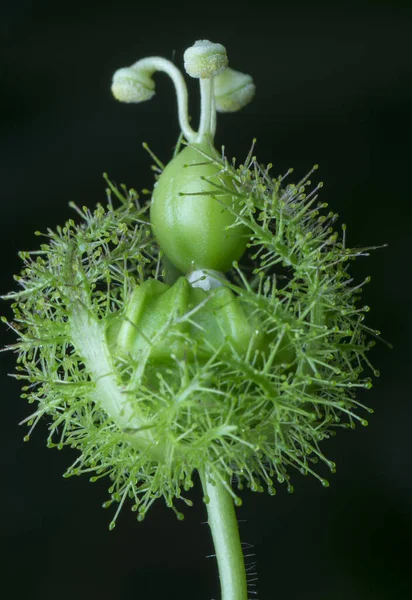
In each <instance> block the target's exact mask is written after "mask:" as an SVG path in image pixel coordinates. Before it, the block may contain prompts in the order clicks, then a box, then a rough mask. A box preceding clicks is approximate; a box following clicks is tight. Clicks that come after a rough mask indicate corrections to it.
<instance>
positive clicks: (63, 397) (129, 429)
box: [6, 151, 378, 526]
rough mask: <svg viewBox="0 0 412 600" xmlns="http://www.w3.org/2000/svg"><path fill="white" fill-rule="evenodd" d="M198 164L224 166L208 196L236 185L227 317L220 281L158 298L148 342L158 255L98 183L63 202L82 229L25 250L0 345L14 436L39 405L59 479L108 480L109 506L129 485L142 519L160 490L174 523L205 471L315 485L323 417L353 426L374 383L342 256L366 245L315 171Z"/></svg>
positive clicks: (146, 228)
mask: <svg viewBox="0 0 412 600" xmlns="http://www.w3.org/2000/svg"><path fill="white" fill-rule="evenodd" d="M205 161H209V162H210V163H211V164H213V165H215V166H216V167H218V170H219V173H220V177H217V178H216V175H214V176H213V181H212V182H211V186H212V187H213V188H215V189H216V193H213V192H212V191H211V189H209V190H207V191H205V192H204V194H206V195H207V196H208V200H209V202H210V201H212V200H214V201H215V202H219V193H220V194H221V193H226V194H227V193H230V194H232V195H234V196H235V198H236V202H234V203H222V204H221V206H222V208H223V209H224V210H225V211H229V212H230V211H232V216H233V219H232V220H233V227H235V228H236V227H237V228H239V226H240V225H241V226H242V229H243V228H244V227H246V228H247V229H248V230H249V232H250V242H249V246H248V249H247V251H246V254H245V256H244V257H243V258H242V261H241V263H240V264H239V265H238V264H237V263H234V265H233V268H232V269H231V270H230V271H229V273H228V274H227V278H228V279H227V281H226V280H225V286H226V289H227V292H229V291H230V294H229V296H230V298H231V299H230V300H229V304H230V303H233V306H231V307H230V308H229V313H228V315H229V316H228V317H227V319H226V320H224V319H223V320H222V319H220V317H219V314H220V312H219V311H220V310H223V308H224V307H223V304H222V303H220V304H219V302H218V301H217V300H216V298H217V297H218V294H221V293H222V292H221V291H219V290H221V288H217V289H216V290H211V291H210V292H208V293H207V294H206V293H203V292H202V293H203V295H202V294H200V295H199V296H198V297H196V298H194V297H193V296H190V294H189V296H188V299H187V300H185V301H183V300H182V301H179V302H176V303H171V305H170V306H171V308H170V310H168V311H166V310H163V313H162V314H164V315H165V316H164V318H162V320H161V323H160V325H159V327H158V330H157V331H156V332H154V333H153V331H152V330H150V331H152V334H153V337H152V338H150V339H149V338H147V336H146V337H145V331H146V332H147V331H149V329H146V330H145V327H147V326H143V321H141V320H139V319H140V317H139V318H138V317H136V318H135V317H134V316H133V314H134V313H133V306H134V305H132V304H131V303H133V302H135V300H133V298H134V299H135V298H136V289H139V288H142V289H143V286H144V285H146V283H147V281H148V280H150V279H153V280H158V281H159V285H160V282H165V281H166V279H167V272H166V267H164V266H163V263H162V256H161V252H160V251H159V249H158V246H157V244H156V242H155V241H154V239H153V236H152V232H151V227H150V223H149V222H148V220H147V216H146V215H147V209H148V206H147V205H144V206H140V204H139V201H138V197H137V194H136V193H135V192H134V191H133V190H132V191H130V192H126V191H125V189H123V190H119V189H117V188H116V187H115V186H113V185H112V184H111V183H110V182H109V187H110V190H108V200H107V204H106V206H104V207H103V206H101V205H98V206H97V208H96V210H95V211H94V212H91V211H90V210H89V209H87V208H83V209H81V210H80V209H79V208H76V207H74V208H75V209H76V211H77V213H78V216H80V223H79V224H75V222H74V221H73V220H70V221H68V222H67V223H66V225H65V226H64V227H63V228H57V229H56V231H55V232H53V231H49V232H48V233H47V236H46V237H47V241H46V243H44V244H43V245H42V246H41V248H40V250H39V251H37V252H22V253H21V258H22V260H23V261H24V268H23V270H22V273H21V274H20V275H19V277H18V278H17V281H18V283H19V287H20V291H17V292H13V293H11V294H9V295H8V296H7V297H6V298H8V299H10V300H12V301H13V311H14V320H13V322H12V323H10V326H11V327H13V328H14V330H15V332H16V335H17V336H18V341H17V342H16V344H15V345H14V346H12V347H11V349H12V350H14V351H15V352H16V353H17V355H18V366H17V378H18V379H21V380H23V381H25V382H26V385H25V388H24V397H26V398H27V399H28V401H29V402H31V403H34V404H35V405H36V408H35V411H34V412H33V414H32V415H31V416H30V418H29V419H28V420H27V421H28V424H29V426H30V431H29V434H28V436H27V438H28V437H29V435H30V433H31V432H32V430H33V428H34V427H35V425H36V423H38V421H39V420H40V419H42V418H43V417H47V418H48V420H49V422H50V426H49V428H50V433H49V438H48V444H49V446H57V447H58V448H61V447H63V446H65V445H66V446H70V447H72V448H75V449H76V450H78V451H79V457H78V458H77V460H76V461H75V463H74V464H73V465H72V466H71V467H70V468H69V469H68V471H67V473H66V475H67V476H69V475H75V474H76V475H77V474H80V473H87V474H89V475H90V476H91V478H92V481H94V480H96V479H97V478H100V477H103V476H108V477H109V478H110V480H111V484H110V489H109V493H110V495H111V499H110V500H109V501H108V502H107V503H105V505H106V506H108V505H110V504H111V503H112V502H118V503H119V506H118V510H119V509H120V507H121V506H122V505H123V503H124V501H125V500H126V499H127V498H128V497H129V498H130V499H131V500H132V510H136V511H137V512H138V518H139V519H142V518H143V517H144V515H145V513H146V511H147V509H148V508H149V507H150V505H151V504H152V502H153V501H154V500H155V499H156V498H159V497H163V498H164V499H165V501H166V503H167V504H168V505H169V506H171V507H172V508H173V509H174V510H175V512H176V513H177V515H178V516H179V518H181V513H180V512H178V511H177V509H176V508H175V506H174V502H175V499H179V498H180V499H184V492H185V491H187V490H189V489H190V488H191V486H192V485H193V483H192V476H193V472H194V470H200V471H201V470H203V469H205V468H207V471H208V473H210V474H211V475H212V476H213V477H215V478H216V479H217V480H219V481H221V482H222V483H223V484H224V485H225V486H226V487H227V489H228V490H229V491H230V493H231V494H232V495H233V497H234V499H235V502H236V503H240V498H238V495H237V493H236V492H235V491H233V490H232V488H231V487H230V486H229V485H228V483H227V481H228V478H230V477H233V478H234V480H235V481H237V482H238V487H239V489H242V486H243V485H245V484H246V485H247V486H249V487H250V488H251V489H252V490H255V491H262V490H263V486H264V487H266V489H267V490H268V491H269V493H271V494H274V493H275V488H274V483H275V482H276V481H277V482H286V484H287V486H288V489H289V490H292V485H291V483H290V468H291V467H293V468H296V469H298V470H299V471H300V472H302V473H303V474H307V473H311V474H313V475H315V476H316V477H318V479H320V481H321V482H322V483H323V484H324V485H327V482H326V480H325V479H323V477H322V476H321V475H319V474H318V473H317V471H316V470H315V469H316V463H318V462H319V461H320V462H323V463H326V465H327V466H328V467H329V468H330V469H331V470H332V471H334V468H335V465H334V463H333V462H331V461H329V460H328V459H327V458H326V457H325V456H324V455H323V453H322V451H321V449H320V443H321V442H322V441H323V440H324V439H327V438H328V437H329V436H331V435H333V434H334V433H335V431H336V428H339V427H344V428H347V427H354V425H355V422H356V421H358V422H360V423H361V424H363V425H366V421H365V420H364V419H363V417H362V416H361V415H359V414H358V408H359V403H358V402H357V400H356V398H355V392H356V390H357V389H358V388H369V387H371V381H370V378H369V377H365V376H363V373H362V371H363V366H364V365H365V364H369V363H368V360H367V358H366V353H367V351H368V350H369V348H370V347H371V346H372V345H373V341H368V338H369V334H374V335H377V333H378V332H372V331H371V330H370V329H369V328H368V327H367V326H365V325H364V323H363V319H364V314H365V313H366V312H367V310H368V307H365V306H362V305H361V304H359V293H360V291H361V289H360V287H361V286H360V285H355V284H354V283H353V281H352V279H351V277H350V275H349V274H348V266H349V264H350V262H351V260H353V259H355V258H356V257H357V256H359V255H364V254H365V253H366V251H367V249H350V248H347V247H346V244H345V230H344V228H343V234H342V236H339V235H338V233H336V232H334V231H333V228H332V225H333V223H334V222H335V220H336V215H334V214H332V213H330V212H329V213H325V212H324V209H325V208H326V204H319V203H318V200H317V192H318V190H319V188H320V187H321V186H320V184H319V185H317V186H316V187H315V188H314V189H313V190H312V191H311V192H308V186H309V185H310V181H309V179H308V177H309V176H310V174H309V175H308V176H307V177H305V178H304V179H303V180H302V181H300V182H299V183H297V184H294V185H293V184H290V185H287V184H286V181H285V177H286V176H285V177H278V178H275V179H274V178H272V177H271V176H270V175H269V168H267V169H266V168H264V167H261V166H260V165H259V163H258V162H257V161H256V159H255V158H254V157H252V154H250V155H249V156H248V157H247V159H246V161H245V163H244V164H243V165H240V166H239V167H236V165H235V163H234V162H233V163H229V162H228V161H227V160H226V158H225V157H222V158H221V157H217V158H216V157H215V156H214V157H211V156H208V155H207V154H205V153H204V152H202V151H199V162H205ZM213 171H214V173H215V170H213ZM312 172H313V171H312ZM312 172H311V173H312ZM287 175H288V174H287ZM228 180H230V188H229V187H228V186H227V183H226V182H227V181H228ZM113 193H114V194H115V195H116V197H117V202H118V206H116V207H115V206H114V205H113V203H112V199H111V195H112V194H113ZM365 281H366V280H365ZM145 282H146V283H145ZM156 285H157V284H156ZM155 287H156V286H155ZM160 287H161V286H160ZM166 287H167V286H166ZM166 287H165V288H164V289H166ZM159 289H160V288H159ZM162 289H163V288H162ZM225 293H226V292H225ZM179 298H180V297H179ZM209 302H210V303H212V304H211V306H212V305H213V303H214V302H215V305H214V309H213V310H210V311H209V312H207V311H208V309H207V307H208V303H209ZM173 306H175V308H173ZM145 310H147V311H150V310H151V309H150V303H149V304H147V306H146V308H145ZM202 311H203V312H202ZM233 311H234V312H233ZM236 311H243V313H242V314H244V315H245V320H246V325H247V327H249V328H250V339H249V342H248V343H244V346H243V347H242V344H241V345H239V343H237V341H236V339H235V338H236V336H235V335H232V334H230V332H229V329H230V324H231V323H233V322H234V321H233V319H235V317H234V316H233V315H234V314H235V313H236ZM236 314H239V312H237V313H236ZM202 315H203V317H202ZM202 319H203V320H202ZM213 319H214V320H213ZM212 321H213V327H214V328H215V329H214V330H215V334H213V335H211V334H210V332H208V328H207V323H208V322H210V323H212ZM159 322H160V321H159ZM222 323H223V325H222ZM225 323H226V324H225ZM219 324H220V325H219ZM123 325H125V327H126V329H124V327H123ZM183 325H184V326H183ZM246 325H244V327H245V329H244V330H242V336H244V331H249V329H247V327H246ZM122 327H123V330H122ZM219 327H221V329H220V334H219V335H217V334H216V328H219ZM195 330H196V333H194V331H195ZM121 331H123V333H122V334H121V333H120V332H121ZM139 336H143V337H145V340H146V343H145V344H139V343H138V340H139ZM242 336H241V339H244V337H242ZM130 337H131V341H128V342H127V343H126V345H125V343H124V339H127V340H129V338H130ZM171 339H178V340H179V345H178V347H179V349H180V350H181V351H179V352H177V353H174V352H173V350H172V349H171V351H170V357H168V360H163V359H162V358H161V353H160V352H159V348H160V347H161V344H162V343H163V344H164V342H165V340H166V341H167V342H168V341H170V340H171ZM239 339H240V338H239ZM121 340H123V342H122V341H121ZM257 340H260V341H259V343H257ZM129 343H130V344H131V346H129V345H128V344H129ZM129 347H130V348H131V347H133V348H137V349H138V350H136V351H128V348H129ZM185 348H186V350H187V352H186V351H185ZM205 348H207V351H205ZM159 356H160V358H159ZM369 366H370V365H369ZM375 374H377V373H375ZM205 500H206V501H207V498H206V499H205ZM186 502H187V503H189V504H190V501H189V500H186ZM118 510H117V512H116V515H115V518H116V516H117V514H118ZM115 518H114V520H113V521H112V526H114V521H115Z"/></svg>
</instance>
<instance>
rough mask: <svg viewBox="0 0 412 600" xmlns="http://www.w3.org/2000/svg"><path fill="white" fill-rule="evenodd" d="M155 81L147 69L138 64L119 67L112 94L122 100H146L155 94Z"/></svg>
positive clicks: (113, 82)
mask: <svg viewBox="0 0 412 600" xmlns="http://www.w3.org/2000/svg"><path fill="white" fill-rule="evenodd" d="M154 89H155V83H154V81H153V79H152V78H151V77H150V75H149V73H148V72H147V71H144V70H143V69H139V68H138V67H136V66H133V67H125V68H123V69H118V70H117V71H116V72H115V74H114V75H113V81H112V94H113V96H114V97H115V98H116V100H119V101H120V102H127V103H131V102H144V101H145V100H150V99H151V98H153V96H154V95H155V91H154Z"/></svg>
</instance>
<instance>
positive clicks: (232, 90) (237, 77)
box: [214, 68, 256, 112]
mask: <svg viewBox="0 0 412 600" xmlns="http://www.w3.org/2000/svg"><path fill="white" fill-rule="evenodd" d="M214 84H215V105H216V110H217V111H219V112H236V111H237V110H240V109H241V108H243V107H244V106H246V104H249V102H251V101H252V100H253V97H254V95H255V90H256V87H255V84H254V83H253V79H252V77H251V76H250V75H247V74H246V73H241V72H240V71H235V70H234V69H230V68H228V69H226V70H225V71H224V72H223V73H220V74H219V75H217V77H216V78H215V80H214Z"/></svg>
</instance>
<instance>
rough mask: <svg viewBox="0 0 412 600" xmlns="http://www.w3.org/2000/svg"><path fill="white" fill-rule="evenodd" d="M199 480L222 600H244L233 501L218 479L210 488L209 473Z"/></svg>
mask: <svg viewBox="0 0 412 600" xmlns="http://www.w3.org/2000/svg"><path fill="white" fill-rule="evenodd" d="M200 478H201V481H202V486H203V492H204V495H205V498H206V507H207V514H208V523H209V527H210V530H211V532H212V538H213V543H214V546H215V553H216V559H217V565H218V569H219V577H220V586H221V591H222V596H221V600H247V597H248V596H247V582H246V571H245V563H244V559H243V552H242V547H241V544H240V537H239V530H238V526H237V519H236V513H235V507H234V505H233V498H232V496H231V494H230V492H229V491H228V489H227V488H226V486H225V485H224V484H223V483H222V482H221V481H219V480H218V479H217V478H215V479H214V483H213V484H212V482H211V480H210V476H209V474H208V473H205V472H200ZM228 485H229V483H228Z"/></svg>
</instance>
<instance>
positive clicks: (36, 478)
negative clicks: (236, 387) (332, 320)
mask: <svg viewBox="0 0 412 600" xmlns="http://www.w3.org/2000/svg"><path fill="white" fill-rule="evenodd" d="M2 6H3V8H2V9H1V10H2V11H3V14H2V15H1V18H0V31H1V36H2V37H1V40H2V46H1V53H2V59H1V66H0V131H1V140H0V182H1V183H0V189H1V204H0V223H1V236H0V244H1V266H2V268H1V273H0V275H1V282H0V293H6V292H7V291H9V290H10V289H11V288H13V287H14V282H13V280H12V274H13V273H17V272H18V271H19V269H20V261H19V259H18V257H17V252H18V250H20V249H35V248H37V246H38V243H39V242H38V238H35V237H34V235H33V231H35V230H37V229H39V230H43V231H44V230H46V229H47V228H48V227H51V228H54V227H55V226H56V225H57V224H59V223H60V224H62V223H63V222H64V221H65V220H66V219H67V218H69V217H72V216H73V214H72V211H71V209H69V207H68V203H69V201H71V200H74V201H75V202H76V203H78V204H80V205H83V204H86V205H88V206H90V207H92V206H93V205H94V204H95V203H96V202H97V201H100V200H102V201H103V200H104V189H105V185H104V182H103V179H102V173H103V171H108V172H109V174H110V176H111V178H112V179H113V180H114V181H116V182H117V183H121V182H125V183H127V185H128V186H130V187H136V188H137V189H141V188H144V187H149V188H150V187H151V185H152V173H151V171H150V164H151V159H150V158H149V157H148V155H147V154H146V152H145V151H144V150H143V148H142V145H141V144H142V142H143V141H147V142H148V143H149V144H150V147H151V148H152V149H153V150H154V151H155V152H156V153H157V154H158V156H159V157H160V158H161V159H162V160H164V161H167V160H168V158H169V156H170V153H171V151H172V147H173V144H174V143H175V141H176V137H177V134H178V126H177V119H176V113H175V99H174V96H173V94H172V86H171V84H170V82H169V81H168V80H167V79H166V77H165V76H162V75H159V76H157V95H156V97H155V98H154V99H153V100H152V101H151V102H149V103H145V104H142V105H140V106H127V105H124V104H119V103H117V102H116V101H115V100H114V99H113V98H112V97H111V94H110V82H111V76H112V74H113V72H114V71H115V70H116V69H117V68H119V67H122V66H127V65H129V64H131V63H133V62H134V61H135V60H137V59H138V58H142V57H144V56H147V55H153V54H159V55H162V56H165V57H166V58H170V59H174V60H175V62H176V64H177V65H179V66H181V65H182V54H183V51H184V49H185V48H186V47H188V46H189V45H191V44H193V42H194V41H195V40H196V39H203V38H207V39H211V40H212V41H216V42H221V43H222V44H224V45H225V46H226V48H227V50H228V55H229V59H230V64H231V66H232V67H234V68H237V69H239V70H241V71H245V72H247V73H250V74H252V75H253V76H254V79H255V82H256V85H257V95H256V98H255V100H254V102H253V104H251V105H250V106H249V107H247V108H245V109H244V110H243V111H242V112H241V113H237V114H233V115H223V116H221V117H219V123H218V134H217V138H216V142H217V145H220V144H222V143H224V144H225V146H226V152H227V154H228V156H230V157H231V156H236V157H237V158H238V160H242V158H244V157H245V155H246V154H247V151H248V149H249V147H250V144H251V141H252V138H254V137H256V138H257V140H258V143H257V147H256V154H257V155H258V156H259V159H260V161H261V162H264V163H267V162H272V163H273V164H274V168H273V173H274V175H276V174H278V173H282V172H284V171H286V170H287V169H288V168H289V167H290V166H293V167H294V168H295V174H296V177H299V176H301V175H303V174H305V173H306V172H307V171H308V170H309V169H310V167H311V166H312V165H313V164H314V163H319V164H320V170H319V177H320V178H321V179H322V180H323V181H324V184H325V185H324V188H323V190H322V196H321V197H322V199H323V200H324V201H327V202H329V206H330V207H331V209H332V210H334V211H337V212H338V213H339V214H340V215H341V220H342V222H345V223H347V225H348V238H347V239H348V244H349V245H352V246H363V245H380V244H384V243H388V244H389V246H388V248H386V249H381V250H377V251H375V252H373V253H372V255H371V257H370V258H362V259H359V260H358V262H357V263H356V264H354V265H353V269H352V272H353V274H354V276H355V277H356V278H357V279H358V280H359V281H361V280H362V279H363V278H364V277H365V276H366V275H372V281H371V283H370V284H369V285H368V286H366V287H365V289H364V298H365V303H367V304H369V305H370V306H371V307H372V310H371V313H370V318H369V324H370V325H371V326H372V327H377V328H379V329H380V330H381V331H382V334H383V336H384V337H385V338H386V339H388V340H390V341H391V342H392V343H393V344H394V349H393V350H389V349H388V348H387V347H386V346H385V345H384V344H379V345H378V346H377V347H376V349H375V350H374V351H373V352H372V353H371V358H372V360H373V362H374V364H375V366H376V367H377V368H378V369H379V370H380V371H381V377H380V379H378V380H376V382H375V386H374V388H373V389H372V390H371V391H369V392H366V393H365V394H362V395H361V398H360V399H361V400H363V401H366V402H367V403H368V404H369V405H371V406H372V407H373V408H374V409H375V414H374V415H372V416H371V418H370V419H369V422H370V425H369V427H368V428H366V429H364V428H358V429H356V430H355V431H349V432H345V431H341V432H339V434H338V436H337V437H336V439H334V440H333V441H331V442H329V443H326V444H324V451H326V453H327V455H328V456H329V457H330V458H331V459H333V460H335V461H336V462H337V464H338V471H337V474H336V475H333V476H332V477H331V478H330V479H331V487H330V488H329V489H323V488H322V487H321V486H320V485H319V484H318V483H317V481H315V480H311V479H308V478H303V477H302V476H301V475H299V474H298V473H297V474H296V475H295V476H294V484H295V489H296V491H295V494H294V495H288V494H287V492H286V490H285V489H283V488H282V487H281V486H278V495H277V496H276V497H274V498H273V497H268V496H266V495H264V494H252V493H244V504H243V507H242V508H241V509H239V510H238V515H239V519H240V520H241V523H240V530H241V537H242V540H243V541H244V542H247V543H249V544H253V549H252V550H250V552H255V553H256V560H257V570H258V581H257V589H258V594H257V596H256V597H257V598H259V600H271V599H281V598H282V599H283V598H286V597H287V598H290V599H293V600H297V599H299V600H315V599H316V600H330V599H334V600H337V599H346V598H350V599H351V600H389V599H398V598H399V599H406V598H408V597H411V595H412V585H411V583H410V559H411V555H410V539H411V535H412V522H411V521H412V489H411V488H412V483H411V460H410V456H411V450H412V444H411V420H412V410H411V390H410V359H411V352H410V340H411V336H412V328H411V308H410V307H411V301H410V277H411V267H410V264H411V258H412V257H411V253H410V251H409V248H410V242H411V211H410V205H411V183H410V164H411V154H410V144H411V125H410V123H411V106H412V102H411V100H412V94H411V91H412V85H411V83H412V48H411V43H410V37H411V30H412V27H411V26H412V10H411V8H410V4H409V8H408V7H407V6H406V5H404V4H402V3H400V2H396V1H395V2H394V1H392V2H389V1H387V2H375V3H373V2H368V3H366V2H362V1H360V2H357V3H356V4H353V5H350V4H342V3H339V7H338V5H336V6H335V5H331V4H329V5H328V4H325V5H321V4H319V3H316V2H315V3H313V2H307V3H301V4H299V3H296V2H295V3H293V2H292V3H290V2H279V3H269V4H264V3H261V2H250V3H248V4H241V3H236V4H230V3H223V4H211V3H208V2H202V3H200V4H196V3H188V4H183V3H178V4H174V5H173V6H171V7H169V8H166V9H165V8H162V7H161V6H160V5H158V4H157V3H154V2H146V3H141V2H138V1H136V2H133V3H126V2H121V1H118V2H112V3H109V2H106V3H105V2H99V3H94V2H86V1H84V2H82V3H80V2H70V3H56V2H53V3H52V2H43V1H41V0H40V1H37V2H29V1H26V2H24V1H21V0H20V1H19V0H15V1H11V0H9V2H8V3H5V4H3V5H2ZM189 84H190V86H189V87H190V91H191V94H192V96H191V106H192V111H191V112H192V114H193V115H194V117H196V116H197V112H196V111H197V96H196V93H197V90H196V88H195V86H194V82H193V81H190V82H189ZM1 312H2V314H5V315H7V316H10V310H9V307H8V306H7V305H6V304H5V303H3V305H2V307H1ZM12 341H13V337H12V336H10V334H9V332H7V331H5V327H4V326H3V328H2V330H1V345H4V343H9V342H12ZM0 360H1V368H0V372H1V376H0V377H1V378H0V385H1V398H2V407H3V410H4V412H3V413H2V419H1V438H0V439H1V445H2V450H1V454H0V460H1V472H2V479H3V484H2V494H1V503H2V506H1V508H2V510H1V514H2V520H1V524H0V528H1V538H2V541H1V545H2V548H3V556H5V558H2V560H1V563H0V565H1V566H0V570H1V571H2V573H1V579H2V586H1V587H2V589H3V590H5V589H6V588H7V587H8V586H11V589H12V590H13V592H12V593H11V595H10V594H9V597H12V598H20V597H23V596H25V597H27V598H31V599H32V600H37V599H40V598H42V599H44V600H49V599H52V598H56V597H57V598H60V600H68V599H69V598H70V599H72V598H73V597H76V598H78V599H79V600H86V599H89V598H92V597H93V598H99V599H101V600H103V599H104V600H111V599H112V598H113V599H114V598H116V599H119V598H126V597H128V598H129V597H130V598H150V599H151V600H158V599H159V600H160V599H162V600H164V599H165V598H179V600H189V599H191V600H193V599H196V600H210V598H212V597H214V598H218V597H219V588H218V582H217V575H216V568H215V561H214V559H213V558H208V559H207V558H206V556H207V555H208V554H211V553H212V552H213V549H212V545H211V540H210V537H209V531H208V528H207V525H205V524H204V523H203V522H204V521H205V519H206V516H205V511H204V506H203V505H202V502H201V500H200V498H201V495H200V491H199V489H198V488H197V489H195V490H194V491H193V493H192V496H191V497H192V499H193V500H194V501H195V506H194V508H192V509H189V508H188V509H187V510H186V511H185V513H186V519H185V521H183V522H182V523H180V522H178V521H177V520H176V519H175V517H174V514H173V513H172V511H170V510H168V509H166V508H165V507H164V506H163V505H162V504H161V502H158V503H157V505H156V504H155V505H154V506H153V507H152V509H151V510H150V511H149V513H148V515H147V518H146V520H145V521H144V522H143V523H137V522H136V521H135V518H134V516H133V514H132V513H131V512H130V511H128V510H127V509H124V510H123V513H122V514H121V516H120V518H119V521H118V525H117V527H116V529H115V530H114V531H113V532H109V530H108V523H109V521H110V519H111V513H110V512H109V511H107V510H103V509H102V508H101V504H102V502H103V501H104V500H106V498H107V493H106V488H107V486H108V484H106V482H105V481H103V482H100V483H96V484H94V485H91V484H90V483H89V482H88V481H87V478H86V477H83V478H79V479H77V478H76V479H71V480H64V479H62V477H61V474H62V473H63V471H64V470H65V469H66V467H67V466H68V465H69V464H70V461H73V460H74V455H73V453H71V452H70V450H64V451H62V452H61V453H59V452H57V451H51V450H47V449H46V447H45V439H46V425H45V424H41V425H40V426H39V427H38V430H37V431H36V432H35V434H34V435H33V436H32V440H31V441H30V443H29V444H24V443H23V440H22V438H23V435H24V433H25V430H24V429H23V428H19V427H18V422H19V421H20V420H21V419H23V418H24V417H26V416H27V415H28V414H29V410H30V408H29V407H28V406H27V405H26V404H25V402H24V401H23V400H19V394H20V385H19V383H18V382H16V381H14V380H13V379H11V378H10V377H8V376H7V373H10V372H12V371H13V369H14V358H13V355H11V354H7V353H3V354H1V355H0ZM109 510H110V509H109ZM202 523H203V524H202ZM253 597H254V596H253Z"/></svg>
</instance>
